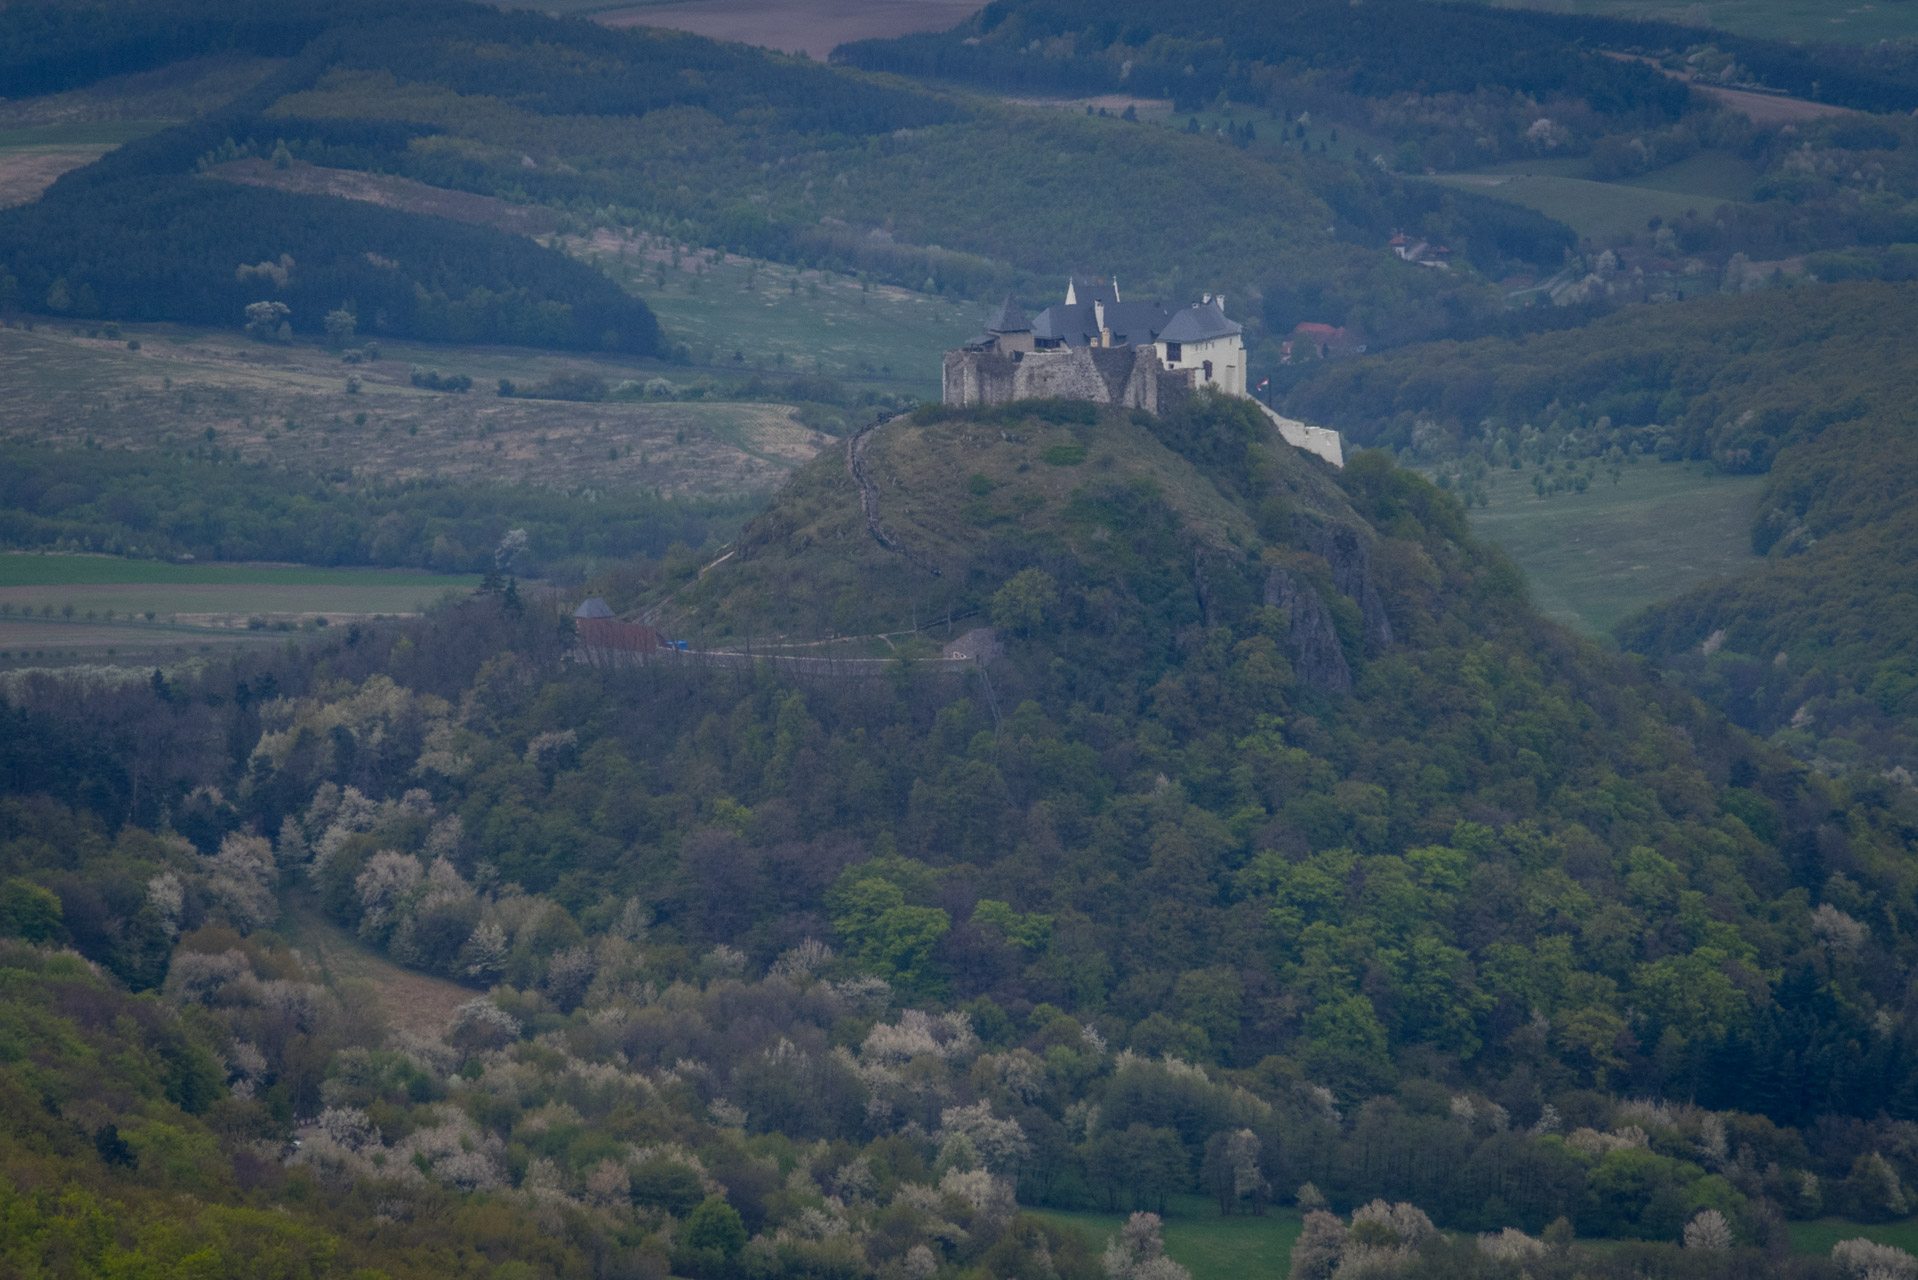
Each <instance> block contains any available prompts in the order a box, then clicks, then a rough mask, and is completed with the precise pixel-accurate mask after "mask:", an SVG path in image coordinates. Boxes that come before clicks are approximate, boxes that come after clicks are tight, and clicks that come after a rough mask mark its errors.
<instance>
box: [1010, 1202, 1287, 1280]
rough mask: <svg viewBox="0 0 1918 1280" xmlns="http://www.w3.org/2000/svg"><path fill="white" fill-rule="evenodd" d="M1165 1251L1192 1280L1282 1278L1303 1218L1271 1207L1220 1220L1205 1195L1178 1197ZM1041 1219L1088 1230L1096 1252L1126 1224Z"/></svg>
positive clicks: (1090, 1216) (1045, 1213)
mask: <svg viewBox="0 0 1918 1280" xmlns="http://www.w3.org/2000/svg"><path fill="white" fill-rule="evenodd" d="M1167 1208H1168V1210H1169V1212H1168V1213H1167V1215H1166V1222H1165V1251H1166V1254H1167V1256H1168V1257H1170V1258H1171V1259H1172V1260H1173V1261H1174V1262H1177V1263H1179V1264H1180V1265H1182V1266H1184V1267H1186V1268H1187V1269H1188V1270H1190V1271H1191V1272H1192V1280H1244V1278H1245V1277H1247V1276H1282V1275H1284V1274H1285V1271H1286V1268H1287V1266H1289V1265H1290V1263H1291V1259H1292V1242H1293V1241H1295V1240H1297V1239H1298V1238H1299V1230H1300V1228H1301V1226H1302V1225H1303V1220H1302V1219H1301V1218H1300V1216H1299V1212H1298V1210H1296V1209H1273V1210H1271V1211H1269V1212H1268V1213H1267V1214H1266V1215H1265V1216H1264V1217H1263V1218H1252V1217H1233V1218H1221V1217H1220V1216H1219V1210H1218V1206H1216V1205H1214V1204H1213V1203H1212V1202H1211V1201H1210V1200H1207V1199H1205V1198H1204V1197H1203V1196H1174V1197H1172V1199H1171V1200H1170V1201H1169V1202H1168V1204H1167ZM1036 1212H1038V1214H1039V1216H1040V1217H1042V1218H1047V1219H1049V1220H1051V1221H1053V1222H1057V1223H1060V1224H1062V1225H1069V1226H1074V1227H1078V1228H1079V1229H1080V1230H1081V1231H1084V1232H1085V1234H1086V1238H1087V1239H1088V1240H1089V1241H1091V1243H1092V1247H1093V1250H1094V1251H1095V1252H1096V1251H1098V1250H1101V1249H1103V1248H1104V1247H1105V1242H1106V1240H1107V1238H1109V1237H1110V1236H1112V1235H1113V1234H1114V1233H1115V1232H1117V1231H1118V1230H1119V1228H1120V1227H1122V1226H1123V1225H1125V1220H1126V1216H1127V1215H1125V1214H1123V1213H1061V1212H1058V1211H1056V1210H1052V1209H1045V1210H1038V1211H1036Z"/></svg>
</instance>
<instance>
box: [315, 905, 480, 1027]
mask: <svg viewBox="0 0 1918 1280" xmlns="http://www.w3.org/2000/svg"><path fill="white" fill-rule="evenodd" d="M282 924H283V925H288V926H291V927H289V928H286V930H285V932H286V933H287V934H288V935H289V938H290V940H291V941H292V942H293V944H294V945H295V946H297V947H298V948H299V950H300V954H301V957H302V958H303V960H304V961H306V962H307V963H308V964H310V965H313V966H316V967H318V969H319V970H320V977H321V981H322V982H324V983H325V984H326V985H327V987H329V988H331V989H332V990H334V991H339V990H340V989H341V986H342V984H346V983H364V984H366V986H367V987H368V988H370V989H371V990H372V992H373V994H374V996H375V998H376V999H377V1000H378V1001H379V1006H380V1013H381V1015H382V1016H383V1018H384V1019H385V1021H386V1025H387V1026H389V1027H391V1028H393V1029H394V1030H396V1031H406V1032H409V1033H411V1034H413V1035H416V1036H420V1037H422V1038H424V1039H428V1040H437V1039H439V1036H440V1033H441V1032H443V1031H445V1030H446V1024H447V1023H448V1022H449V1021H451V1020H452V1017H453V1010H455V1009H457V1008H459V1006H461V1005H462V1004H465V1003H466V1002H467V1001H468V1000H471V999H473V998H474V997H475V996H477V995H480V994H482V993H481V992H478V991H475V990H473V989H472V988H470V987H463V986H461V985H459V984H458V983H457V982H448V981H447V980H446V979H444V978H435V977H431V976H429V975H427V974H424V973H415V972H413V971H412V970H410V969H405V968H402V967H401V966H399V965H397V964H394V963H393V962H392V961H391V960H388V959H387V958H386V957H385V956H382V955H380V954H379V953H377V952H375V951H374V950H373V949H372V948H370V947H368V946H367V945H366V944H365V943H363V942H361V941H360V940H359V939H357V938H355V937H353V936H351V935H350V934H348V933H347V932H346V931H345V930H344V929H341V928H340V927H339V926H337V925H335V924H333V923H332V922H331V921H329V920H327V919H326V918H325V917H324V916H322V915H321V914H320V912H319V908H318V907H317V906H315V905H314V904H313V903H312V902H310V901H307V900H305V899H304V898H295V899H293V900H292V901H291V902H289V903H288V904H287V911H286V918H285V920H284V921H282Z"/></svg>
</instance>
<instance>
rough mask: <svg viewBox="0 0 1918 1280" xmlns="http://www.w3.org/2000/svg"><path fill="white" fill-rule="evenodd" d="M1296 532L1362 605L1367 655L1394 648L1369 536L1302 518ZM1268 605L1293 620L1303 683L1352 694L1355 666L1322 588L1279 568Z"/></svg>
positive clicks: (1268, 583)
mask: <svg viewBox="0 0 1918 1280" xmlns="http://www.w3.org/2000/svg"><path fill="white" fill-rule="evenodd" d="M1297 528H1298V534H1299V542H1300V543H1302V544H1303V545H1304V547H1305V549H1306V550H1308V551H1310V552H1311V553H1312V554H1313V555H1315V556H1317V557H1319V559H1321V560H1323V561H1325V564H1326V568H1327V569H1328V570H1329V571H1330V574H1331V579H1332V586H1333V588H1334V589H1335V590H1337V591H1338V593H1339V594H1340V595H1343V596H1347V597H1349V598H1350V599H1351V601H1352V602H1353V603H1354V604H1356V605H1357V606H1358V607H1359V616H1360V619H1361V632H1362V634H1361V639H1362V641H1363V643H1364V645H1365V653H1366V656H1367V657H1376V656H1377V655H1378V654H1381V653H1383V652H1384V651H1385V650H1386V649H1388V648H1390V647H1391V645H1392V620H1391V618H1390V617H1389V616H1387V614H1386V612H1385V599H1384V597H1383V596H1381V595H1380V594H1379V589H1378V586H1377V584H1376V583H1374V582H1373V581H1372V551H1371V547H1370V546H1369V545H1368V544H1367V542H1366V540H1365V538H1364V536H1363V535H1362V534H1361V533H1360V532H1359V531H1358V530H1357V529H1353V528H1350V527H1348V526H1345V525H1323V524H1319V523H1317V522H1316V521H1313V520H1309V519H1307V518H1306V517H1303V516H1301V517H1299V519H1298V524H1297ZM1265 603H1266V604H1268V605H1276V606H1277V607H1279V608H1281V609H1284V610H1285V612H1286V614H1287V616H1288V617H1289V618H1290V619H1291V630H1290V633H1289V637H1288V638H1289V640H1290V645H1291V650H1292V655H1291V656H1292V666H1293V669H1294V670H1295V671H1297V672H1298V675H1299V679H1301V680H1303V681H1304V682H1305V683H1306V684H1307V685H1308V686H1310V687H1311V688H1314V689H1318V690H1321V691H1323V692H1326V693H1345V692H1347V691H1349V690H1350V689H1351V688H1352V668H1351V665H1350V664H1349V663H1348V662H1347V661H1346V660H1345V650H1344V648H1343V647H1342V646H1341V645H1340V643H1339V632H1338V627H1337V625H1336V624H1335V623H1334V622H1333V620H1332V610H1331V609H1330V608H1329V607H1328V606H1327V605H1326V602H1325V597H1324V596H1322V595H1320V594H1319V589H1318V588H1317V587H1316V586H1314V585H1313V584H1312V583H1311V582H1309V581H1307V580H1306V579H1305V578H1304V577H1302V576H1301V575H1299V574H1297V573H1293V572H1290V571H1288V570H1285V569H1276V568H1275V569H1273V570H1272V572H1271V573H1270V574H1269V575H1268V576H1267V578H1266V580H1265Z"/></svg>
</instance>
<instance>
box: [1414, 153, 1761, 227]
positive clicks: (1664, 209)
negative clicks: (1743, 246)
mask: <svg viewBox="0 0 1918 1280" xmlns="http://www.w3.org/2000/svg"><path fill="white" fill-rule="evenodd" d="M1425 181H1427V182H1437V183H1441V184H1443V185H1445V186H1448V187H1453V188H1456V189H1458V190H1461V191H1476V192H1478V193H1479V194H1480V195H1488V196H1496V197H1497V198H1499V199H1501V200H1509V201H1511V202H1512V203H1513V204H1520V205H1524V206H1525V207H1526V208H1528V209H1536V210H1538V211H1539V212H1540V213H1542V214H1544V215H1545V216H1546V217H1548V218H1555V219H1557V220H1558V221H1560V222H1562V223H1564V224H1565V225H1566V226H1568V227H1570V228H1571V229H1572V230H1573V231H1575V232H1576V233H1578V235H1579V237H1580V238H1581V239H1590V240H1595V241H1598V242H1600V243H1604V242H1606V241H1609V240H1611V239H1613V238H1614V237H1619V236H1631V235H1637V234H1642V233H1643V232H1644V230H1645V224H1646V223H1647V222H1649V221H1650V220H1651V219H1652V218H1654V217H1657V218H1663V219H1666V220H1667V221H1672V220H1675V219H1678V218H1682V217H1683V216H1684V215H1685V213H1686V211H1687V210H1696V211H1698V212H1699V213H1709V212H1711V211H1712V210H1713V209H1715V208H1717V207H1718V206H1719V205H1721V204H1723V203H1725V200H1724V198H1723V197H1720V196H1716V195H1707V194H1695V193H1691V192H1684V191H1665V190H1660V189H1658V188H1654V187H1644V186H1627V185H1626V184H1624V183H1619V182H1594V181H1592V180H1591V179H1589V178H1573V177H1565V176H1561V175H1558V174H1551V173H1541V172H1538V171H1537V167H1536V166H1534V168H1533V170H1532V171H1531V172H1527V173H1496V172H1490V173H1441V174H1438V175H1436V176H1433V177H1428V178H1426V179H1425Z"/></svg>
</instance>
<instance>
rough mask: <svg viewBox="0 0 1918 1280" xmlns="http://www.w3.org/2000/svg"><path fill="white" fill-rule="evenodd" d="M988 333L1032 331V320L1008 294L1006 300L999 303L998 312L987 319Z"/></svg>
mask: <svg viewBox="0 0 1918 1280" xmlns="http://www.w3.org/2000/svg"><path fill="white" fill-rule="evenodd" d="M986 332H987V333H1031V332H1032V321H1030V320H1028V319H1026V313H1025V312H1024V311H1022V310H1020V309H1019V304H1018V303H1017V302H1015V301H1013V298H1012V295H1011V294H1009V293H1008V294H1007V295H1006V300H1005V301H1004V302H1002V303H1000V304H999V310H998V312H997V313H996V314H995V315H994V316H993V317H992V319H990V320H988V321H986Z"/></svg>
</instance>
